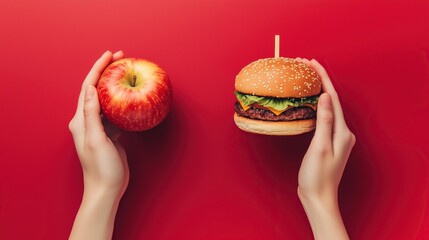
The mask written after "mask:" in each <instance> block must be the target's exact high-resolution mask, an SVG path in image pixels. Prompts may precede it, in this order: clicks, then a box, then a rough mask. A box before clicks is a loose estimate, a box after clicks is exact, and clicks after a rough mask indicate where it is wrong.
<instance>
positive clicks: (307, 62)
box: [302, 58, 311, 66]
mask: <svg viewBox="0 0 429 240" xmlns="http://www.w3.org/2000/svg"><path fill="white" fill-rule="evenodd" d="M302 62H303V63H305V64H307V65H308V66H311V62H310V60H308V59H307V58H303V59H302Z"/></svg>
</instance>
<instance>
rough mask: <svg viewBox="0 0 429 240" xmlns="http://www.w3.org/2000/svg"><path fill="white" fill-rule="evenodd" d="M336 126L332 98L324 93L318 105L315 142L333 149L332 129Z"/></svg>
mask: <svg viewBox="0 0 429 240" xmlns="http://www.w3.org/2000/svg"><path fill="white" fill-rule="evenodd" d="M333 125H334V111H333V106H332V99H331V96H330V95H329V94H327V93H323V94H322V95H320V97H319V102H318V105H317V120H316V131H315V133H314V137H313V141H312V143H313V142H315V143H317V144H321V145H323V146H324V147H330V148H332V129H333Z"/></svg>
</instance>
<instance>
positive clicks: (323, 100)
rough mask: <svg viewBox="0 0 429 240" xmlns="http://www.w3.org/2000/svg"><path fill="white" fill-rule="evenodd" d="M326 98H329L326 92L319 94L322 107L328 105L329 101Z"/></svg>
mask: <svg viewBox="0 0 429 240" xmlns="http://www.w3.org/2000/svg"><path fill="white" fill-rule="evenodd" d="M327 98H329V95H328V94H327V93H323V94H322V95H320V97H319V104H320V106H324V107H326V106H329V102H328V101H329V100H328V99H327Z"/></svg>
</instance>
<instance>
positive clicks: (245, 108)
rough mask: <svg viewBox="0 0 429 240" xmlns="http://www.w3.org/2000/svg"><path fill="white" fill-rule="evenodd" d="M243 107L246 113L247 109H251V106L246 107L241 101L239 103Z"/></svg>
mask: <svg viewBox="0 0 429 240" xmlns="http://www.w3.org/2000/svg"><path fill="white" fill-rule="evenodd" d="M238 102H239V103H240V105H241V107H242V108H243V109H244V111H247V109H249V108H250V107H251V106H246V105H244V104H243V103H242V102H241V101H238Z"/></svg>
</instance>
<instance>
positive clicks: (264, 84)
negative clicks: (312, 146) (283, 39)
mask: <svg viewBox="0 0 429 240" xmlns="http://www.w3.org/2000/svg"><path fill="white" fill-rule="evenodd" d="M321 88H322V83H321V79H320V76H319V75H318V74H317V73H316V72H315V71H314V70H313V69H312V68H311V67H309V66H307V65H306V64H305V63H302V62H299V61H297V60H295V59H291V58H284V57H276V58H264V59H259V60H256V61H254V62H252V63H250V64H249V65H247V66H245V67H244V68H243V69H242V70H241V71H240V72H239V73H238V75H237V76H236V78H235V96H236V97H237V101H236V102H235V105H234V110H235V114H234V122H235V124H236V125H237V126H238V127H239V128H240V129H242V130H244V131H247V132H251V133H257V134H265V135H298V134H302V133H305V132H309V131H312V130H313V129H314V128H315V126H316V111H317V102H318V99H319V95H320V94H321Z"/></svg>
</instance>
